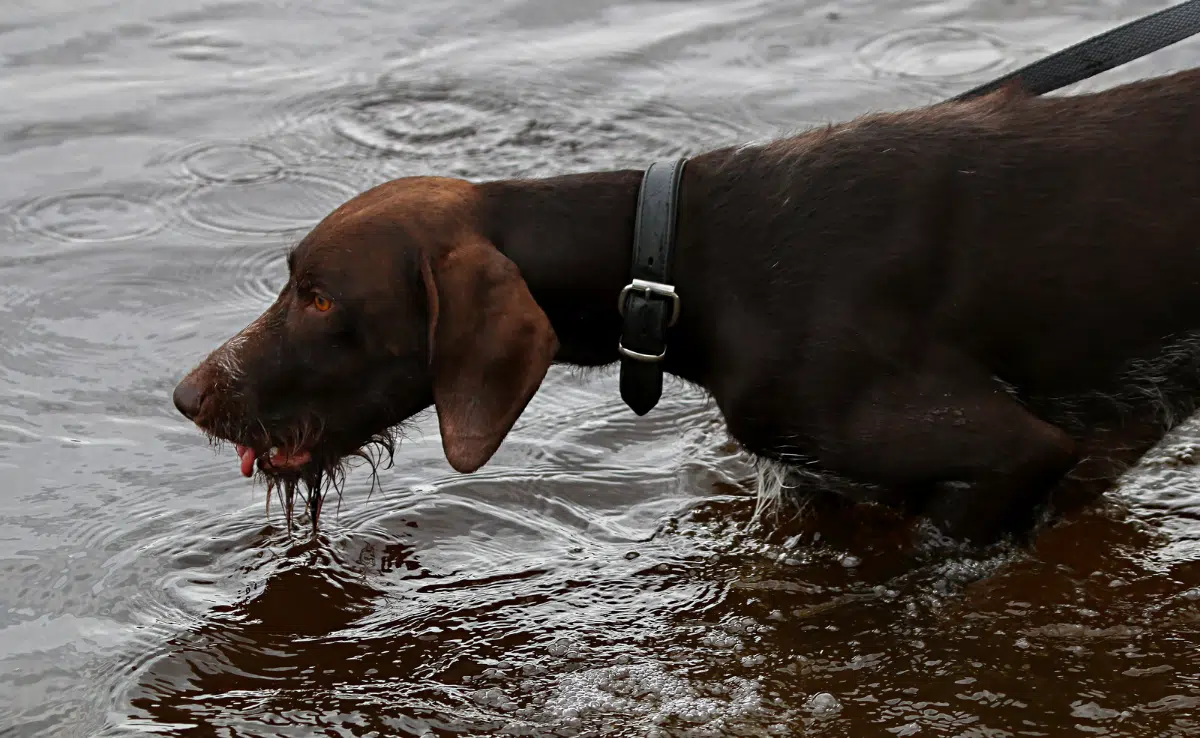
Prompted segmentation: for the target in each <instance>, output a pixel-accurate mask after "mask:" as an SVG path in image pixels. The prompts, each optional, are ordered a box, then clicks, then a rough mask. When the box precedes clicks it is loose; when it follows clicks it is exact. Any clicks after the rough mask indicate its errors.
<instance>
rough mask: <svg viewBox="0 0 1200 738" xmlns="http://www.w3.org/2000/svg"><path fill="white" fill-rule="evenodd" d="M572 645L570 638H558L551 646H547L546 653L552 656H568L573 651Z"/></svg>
mask: <svg viewBox="0 0 1200 738" xmlns="http://www.w3.org/2000/svg"><path fill="white" fill-rule="evenodd" d="M571 645H572V644H571V641H570V639H568V638H556V639H554V640H553V641H551V642H550V645H548V646H546V651H548V652H549V653H550V655H551V656H566V655H567V653H568V652H569V651H570V650H571Z"/></svg>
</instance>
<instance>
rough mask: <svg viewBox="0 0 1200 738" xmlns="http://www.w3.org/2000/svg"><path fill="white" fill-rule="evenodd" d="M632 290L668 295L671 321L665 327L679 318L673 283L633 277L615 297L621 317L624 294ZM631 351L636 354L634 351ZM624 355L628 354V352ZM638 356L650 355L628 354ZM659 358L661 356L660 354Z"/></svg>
mask: <svg viewBox="0 0 1200 738" xmlns="http://www.w3.org/2000/svg"><path fill="white" fill-rule="evenodd" d="M634 290H636V291H638V292H641V293H642V294H644V295H645V296H646V297H649V296H650V295H658V296H659V297H669V298H670V299H671V321H670V322H669V323H667V327H668V328H670V327H671V326H673V325H675V323H676V322H677V321H678V320H679V307H680V300H679V295H677V294H675V285H673V284H663V283H662V282H651V281H650V280H648V279H635V280H633V281H632V282H630V283H629V284H627V285H625V288H624V289H622V290H621V294H620V295H619V296H618V297H617V312H619V313H621V317H622V318H623V317H625V296H626V295H628V294H629V293H630V292H631V291H634ZM626 350H627V349H621V351H622V353H624V352H625V351H626ZM632 353H635V354H637V352H636V351H635V352H632ZM626 355H627V356H628V354H626ZM638 356H652V355H651V354H637V356H630V357H629V358H631V359H635V358H637V357H638ZM659 358H662V357H661V356H660V357H659Z"/></svg>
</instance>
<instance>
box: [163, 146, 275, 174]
mask: <svg viewBox="0 0 1200 738" xmlns="http://www.w3.org/2000/svg"><path fill="white" fill-rule="evenodd" d="M175 157H177V158H179V160H180V163H181V164H182V166H183V168H184V170H185V171H186V172H187V173H188V174H189V175H191V176H193V177H196V178H197V179H201V180H205V181H207V182H220V183H226V182H231V183H236V184H247V183H250V182H261V181H263V180H269V179H275V178H276V177H278V176H279V175H280V173H281V172H282V171H283V167H284V163H283V160H282V159H281V158H280V156H279V155H278V154H276V153H275V152H273V151H272V150H271V149H269V148H267V147H266V146H263V145H261V144H251V143H220V142H209V143H204V144H199V145H196V146H191V147H188V148H187V149H185V150H183V151H181V152H177V153H176V154H175Z"/></svg>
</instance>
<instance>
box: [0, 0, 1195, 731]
mask: <svg viewBox="0 0 1200 738" xmlns="http://www.w3.org/2000/svg"><path fill="white" fill-rule="evenodd" d="M1163 4H1164V3H1161V2H1144V1H1139V2H1132V1H1130V2H1120V1H1118V0H1102V1H1101V0H1087V1H1086V2H1085V1H1084V0H1007V1H1001V0H986V1H985V0H946V1H945V2H921V1H916V2H914V1H913V0H888V1H887V2H875V3H871V2H863V1H859V2H853V1H847V2H828V3H813V2H784V1H778V2H775V1H769V0H719V1H711V2H665V1H661V0H660V1H655V2H651V1H648V0H643V1H641V2H633V1H628V2H582V1H579V2H575V1H572V2H566V1H565V0H490V1H489V2H482V1H477V2H470V1H469V0H412V1H410V2H406V3H395V2H385V1H384V0H357V1H356V2H321V3H308V4H299V3H293V4H286V3H281V2H261V1H251V0H246V1H243V2H239V1H237V0H231V1H228V2H219V1H216V0H201V1H200V2H183V1H182V0H126V1H125V2H121V3H119V4H118V3H115V2H100V0H75V1H74V2H70V3H68V2H65V0H41V1H40V2H37V3H35V2H32V0H26V1H24V2H23V1H21V0H16V1H15V2H14V0H9V2H7V3H4V5H3V6H2V9H0V67H2V69H3V74H2V75H0V173H2V174H0V735H3V736H5V737H6V738H7V736H56V737H57V736H84V735H88V736H126V735H135V734H146V733H157V734H163V735H200V736H205V735H213V736H311V735H327V736H424V735H436V736H450V735H530V736H532V735H597V734H608V735H626V736H666V735H763V734H770V735H779V736H783V735H797V736H798V735H824V736H873V735H881V736H885V735H954V736H1016V735H1022V736H1026V735H1027V736H1044V735H1050V736H1055V735H1067V734H1083V735H1110V736H1112V735H1120V736H1185V735H1193V736H1195V735H1200V492H1198V491H1197V472H1196V471H1195V470H1194V468H1193V467H1192V466H1191V464H1190V460H1191V457H1190V453H1191V452H1190V450H1189V449H1190V447H1189V445H1188V444H1189V443H1192V442H1196V440H1197V439H1200V430H1195V429H1193V430H1192V431H1190V435H1189V433H1187V432H1185V433H1182V434H1180V435H1179V437H1178V438H1176V439H1175V440H1173V441H1172V442H1171V444H1169V445H1168V447H1167V448H1164V449H1163V451H1162V452H1161V453H1159V454H1157V455H1156V456H1155V458H1154V459H1152V460H1150V461H1148V462H1147V463H1146V464H1144V465H1143V466H1142V467H1141V468H1139V469H1138V470H1136V471H1135V472H1134V473H1133V474H1132V476H1131V478H1130V479H1129V481H1128V483H1127V484H1125V485H1124V486H1123V488H1122V489H1121V490H1120V491H1119V492H1118V493H1116V494H1114V495H1113V496H1112V497H1111V498H1110V500H1109V502H1108V503H1107V504H1105V505H1103V506H1100V507H1098V508H1096V509H1094V510H1092V511H1090V512H1089V513H1088V514H1085V515H1082V516H1079V517H1076V518H1074V519H1072V520H1070V521H1069V522H1068V523H1067V524H1065V525H1063V526H1061V527H1059V528H1056V529H1054V530H1051V531H1049V532H1047V533H1045V534H1044V535H1043V536H1042V537H1041V538H1040V539H1039V540H1038V542H1037V544H1036V545H1035V546H1034V547H1033V548H1031V549H1025V550H1017V549H1013V550H993V551H988V552H962V551H958V550H955V549H954V548H953V547H950V546H946V545H939V544H938V543H937V542H936V540H934V539H933V538H931V537H929V536H926V537H924V538H922V539H920V540H921V541H922V542H921V543H920V545H918V546H916V547H915V548H913V547H911V546H907V545H905V543H904V541H903V538H902V537H901V536H898V535H896V534H895V531H894V530H893V529H891V528H889V527H888V526H887V525H886V522H885V521H873V520H871V519H869V518H867V517H865V515H863V514H861V513H860V514H858V515H857V516H849V517H847V516H845V515H834V514H829V515H828V516H825V517H820V516H819V517H818V518H816V519H810V520H809V521H808V523H807V524H806V525H805V526H803V527H802V526H799V525H795V524H793V525H790V526H787V527H785V528H784V529H782V530H778V531H775V532H774V533H771V532H770V531H769V530H768V531H764V530H763V529H760V528H754V527H752V526H750V525H749V521H750V517H751V511H752V509H753V506H754V502H753V496H752V486H751V485H750V484H748V481H747V480H748V479H749V474H748V469H747V467H746V464H745V460H744V459H742V458H740V457H739V456H738V455H737V454H736V453H735V452H734V451H733V450H732V449H731V448H729V446H728V445H727V443H726V441H725V437H724V435H723V431H722V428H721V426H720V424H719V422H718V421H717V419H716V417H715V415H714V412H713V410H712V409H711V408H709V407H707V406H706V404H705V403H704V400H703V398H702V397H701V396H699V395H698V394H697V393H695V392H693V391H690V390H686V389H681V388H678V387H676V388H673V389H670V390H669V391H668V397H667V398H666V399H665V400H664V402H663V403H662V404H661V405H660V406H659V408H658V409H657V410H656V411H655V412H653V413H652V414H651V415H650V416H648V417H646V418H644V419H637V418H635V417H634V416H633V414H632V413H630V412H629V411H628V410H626V409H625V407H624V406H623V405H622V404H621V401H620V399H619V397H618V393H617V390H616V384H615V380H614V377H613V376H611V375H606V376H600V377H590V378H588V379H586V380H584V379H581V378H579V377H576V376H574V375H572V374H571V373H569V372H566V371H558V370H555V371H554V372H553V373H552V375H551V377H550V378H549V380H548V381H547V383H546V385H545V387H543V389H542V391H541V393H540V394H539V395H538V396H537V397H536V398H535V400H534V401H533V403H532V404H531V406H530V407H529V409H528V410H527V412H526V413H525V415H524V417H523V418H522V420H521V421H520V423H519V425H518V427H517V428H516V430H515V432H514V433H513V435H512V436H510V438H509V440H508V441H507V443H506V444H505V445H504V447H503V448H502V450H501V452H500V453H499V455H498V456H497V457H496V458H495V459H494V460H493V461H492V462H491V463H490V464H489V465H488V466H487V467H485V469H484V470H483V471H481V472H480V473H478V474H475V475H473V476H469V477H463V476H457V475H455V474H454V473H453V472H452V471H451V470H450V469H449V467H448V466H447V464H446V463H445V461H444V460H443V458H442V456H441V449H440V446H439V444H438V439H437V433H436V426H435V424H434V422H433V419H432V418H428V419H426V421H424V422H423V423H422V424H421V425H420V427H421V429H422V430H423V434H418V435H416V437H414V438H412V439H411V440H410V441H409V442H407V443H406V444H404V446H403V447H402V449H401V451H400V454H399V456H398V463H397V466H396V468H395V469H393V470H391V471H389V472H386V473H384V474H383V475H382V476H381V480H380V481H381V486H382V489H375V490H374V491H373V492H372V491H371V485H370V480H369V475H367V474H366V473H365V472H360V473H358V474H357V475H354V476H352V477H351V480H350V484H349V487H348V489H347V491H346V495H345V499H344V500H343V501H342V504H341V509H340V512H339V513H338V514H337V515H328V514H327V516H326V517H324V518H323V527H324V530H323V532H322V535H321V537H320V539H319V540H318V541H317V542H315V543H311V542H305V541H303V540H295V541H292V542H289V540H288V538H287V535H286V533H285V532H284V530H283V529H282V527H281V525H280V523H281V514H280V511H279V510H278V508H277V507H276V508H274V509H272V510H271V511H270V513H269V515H268V513H267V511H266V510H265V509H264V490H263V489H262V488H261V487H258V488H255V487H252V486H251V485H250V484H249V483H248V482H246V481H245V480H243V479H242V478H241V477H240V476H239V475H238V473H237V470H236V464H235V461H234V457H233V452H232V450H226V451H225V452H224V454H223V455H221V456H219V457H216V456H214V453H213V452H212V451H211V450H210V449H209V447H208V446H207V445H206V444H205V442H204V440H203V439H202V438H201V437H200V434H199V433H198V432H197V431H196V430H195V429H193V428H192V427H190V426H189V425H188V424H187V423H186V422H185V421H184V420H183V419H182V418H181V417H179V416H178V415H177V414H176V413H175V411H174V410H173V408H172V407H171V402H170V397H169V394H170V390H171V388H172V386H173V385H174V383H175V382H176V381H177V380H178V378H179V377H180V376H181V375H182V373H183V372H184V371H185V370H186V369H187V368H189V367H190V366H191V364H192V363H193V362H194V361H195V360H196V359H197V358H198V357H199V356H201V355H202V354H203V353H204V352H206V351H208V350H209V349H210V348H211V347H213V346H215V345H216V344H217V342H219V341H220V340H222V339H223V338H224V337H226V336H228V335H229V334H231V333H232V332H233V331H235V330H236V329H238V328H240V327H241V326H242V325H243V324H244V323H246V322H247V321H248V320H249V319H251V318H252V317H253V316H254V315H256V314H257V313H258V312H259V311H260V310H261V309H262V308H263V307H264V306H265V305H266V304H267V303H268V302H269V301H270V299H271V298H272V295H273V293H274V291H275V290H276V289H278V287H279V286H280V284H281V282H282V280H283V278H284V265H283V261H282V255H283V253H284V250H285V249H286V248H287V247H288V246H289V245H290V244H291V243H293V242H294V241H295V239H296V238H297V237H298V236H299V235H301V234H302V233H303V232H304V231H305V230H306V229H307V228H309V227H310V226H311V225H312V224H313V223H314V222H315V221H316V220H317V219H318V218H319V217H321V216H322V215H324V214H325V213H326V212H327V211H328V210H330V209H332V208H333V207H334V206H336V205H337V204H338V203H339V202H341V201H342V200H344V199H345V198H347V197H348V196H350V195H351V194H352V193H354V192H356V191H358V190H361V189H364V188H366V187H368V186H370V185H372V184H375V183H377V182H379V181H381V180H384V179H386V178H390V177H393V176H400V175H408V174H415V173H437V174H452V175H461V176H467V177H470V178H488V177H499V176H507V175H515V174H522V175H542V174H552V173H561V172H567V171H579V170H583V169H592V168H603V167H616V166H639V165H642V164H644V163H645V162H646V161H648V160H649V159H651V158H652V157H655V156H662V155H666V154H677V153H686V152H692V151H699V150H703V149H705V148H707V147H711V146H715V145H719V144H727V143H735V142H739V141H746V140H751V139H757V138H761V137H764V136H771V135H775V134H779V133H784V132H788V131H794V130H797V129H802V128H804V127H807V126H809V125H812V124H814V123H820V122H825V121H832V120H841V119H845V118H847V117H849V116H852V115H855V114H858V113H861V112H864V111H867V110H871V109H876V110H878V109H893V108H900V107H906V106H912V105H919V104H924V103H929V102H933V101H935V100H937V99H940V98H941V97H942V96H946V95H949V94H951V93H954V92H957V91H960V90H963V89H966V88H968V87H969V86H972V85H974V84H976V83H979V82H983V81H985V80H987V79H989V78H991V77H992V76H994V75H998V74H1000V73H1002V72H1004V71H1007V70H1009V69H1011V68H1014V67H1015V66H1017V65H1019V64H1020V63H1024V62H1026V61H1029V60H1031V59H1032V58H1034V57H1036V56H1038V55H1040V54H1042V53H1045V52H1048V51H1050V50H1053V49H1056V48H1060V47H1062V46H1064V45H1066V44H1069V43H1072V42H1074V41H1076V40H1079V39H1081V38H1083V37H1085V36H1087V35H1090V34H1092V33H1095V32H1098V31H1101V30H1103V29H1105V28H1108V27H1111V26H1112V25H1115V24H1116V23H1118V22H1121V21H1124V20H1127V19H1129V18H1131V17H1133V16H1136V15H1139V14H1141V13H1143V12H1146V11H1149V10H1153V9H1156V8H1158V7H1161V6H1162V5H1163ZM1198 58H1200V42H1187V43H1183V44H1180V45H1178V46H1176V47H1173V48H1171V49H1168V50H1165V51H1163V52H1159V53H1157V54H1155V55H1153V56H1152V57H1150V58H1148V59H1146V60H1143V61H1140V62H1137V63H1135V64H1132V65H1130V66H1128V67H1126V68H1123V69H1121V70H1117V71H1115V72H1112V73H1109V74H1106V75H1104V76H1102V77H1100V78H1097V79H1096V80H1093V81H1091V82H1088V83H1086V85H1084V86H1085V87H1088V88H1095V87H1101V86H1108V85H1111V84H1113V83H1115V82H1118V81H1124V80H1129V79H1134V78H1137V77H1141V76H1145V75H1150V74H1155V73H1160V72H1166V71H1171V70H1174V69H1179V68H1183V67H1188V66H1192V65H1194V64H1195V63H1196V60H1197V59H1198ZM1097 340H1103V336H1102V335H1098V336H1097ZM817 532H820V535H819V536H818V535H817V534H816V533H817Z"/></svg>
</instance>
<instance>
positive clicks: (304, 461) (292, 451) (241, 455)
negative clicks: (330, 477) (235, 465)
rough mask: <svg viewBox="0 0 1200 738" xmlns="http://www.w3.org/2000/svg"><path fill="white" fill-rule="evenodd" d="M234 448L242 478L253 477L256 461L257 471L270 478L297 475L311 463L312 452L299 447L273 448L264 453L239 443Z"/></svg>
mask: <svg viewBox="0 0 1200 738" xmlns="http://www.w3.org/2000/svg"><path fill="white" fill-rule="evenodd" d="M236 448H237V455H238V459H239V460H240V461H241V467H242V476H243V477H250V476H253V475H254V466H255V462H256V461H257V462H258V469H259V471H261V472H263V473H265V474H268V475H270V476H293V475H299V474H301V473H302V472H303V471H304V470H305V469H306V468H308V467H310V466H311V465H312V461H313V454H312V451H311V450H308V449H305V448H300V447H295V448H280V447H278V446H275V447H272V448H270V449H268V450H266V451H259V450H258V449H256V448H254V447H253V446H244V445H242V444H240V443H239V444H237V446H236Z"/></svg>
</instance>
